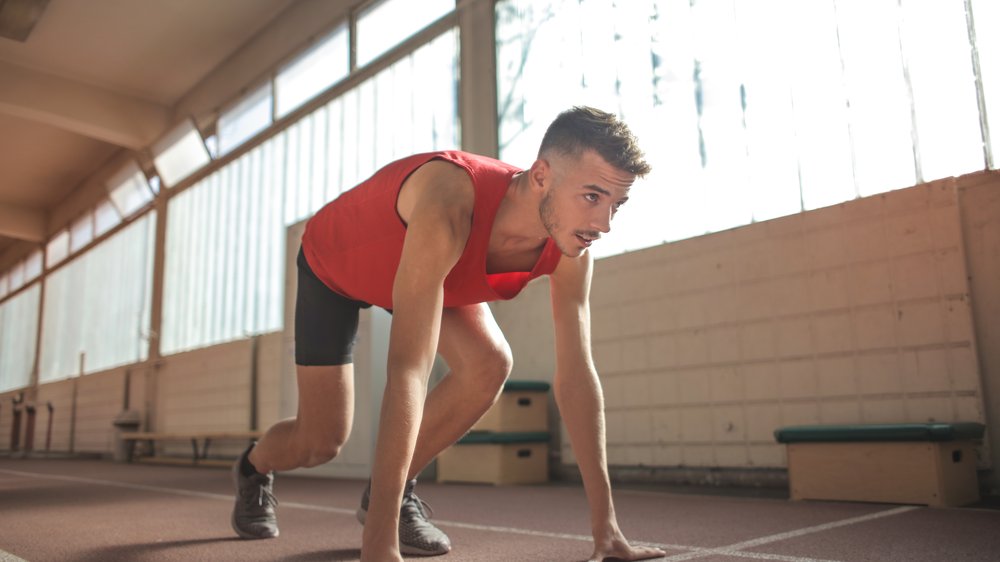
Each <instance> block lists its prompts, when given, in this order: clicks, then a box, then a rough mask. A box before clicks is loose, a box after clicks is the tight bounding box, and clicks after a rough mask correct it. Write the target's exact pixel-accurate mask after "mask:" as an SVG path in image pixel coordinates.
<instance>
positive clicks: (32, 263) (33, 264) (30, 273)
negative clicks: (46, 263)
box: [24, 250, 42, 283]
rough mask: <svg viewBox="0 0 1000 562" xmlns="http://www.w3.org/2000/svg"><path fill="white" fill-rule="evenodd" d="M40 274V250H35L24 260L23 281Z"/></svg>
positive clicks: (28, 280)
mask: <svg viewBox="0 0 1000 562" xmlns="http://www.w3.org/2000/svg"><path fill="white" fill-rule="evenodd" d="M41 274H42V251H41V250H35V251H34V252H31V255H29V256H28V257H27V259H25V260H24V281H25V283H27V282H30V281H32V280H34V279H35V278H37V277H38V276H39V275H41Z"/></svg>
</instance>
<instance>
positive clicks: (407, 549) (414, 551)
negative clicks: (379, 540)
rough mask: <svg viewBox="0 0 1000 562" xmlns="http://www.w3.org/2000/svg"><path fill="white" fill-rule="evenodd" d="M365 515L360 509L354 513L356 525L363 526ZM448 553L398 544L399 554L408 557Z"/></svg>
mask: <svg viewBox="0 0 1000 562" xmlns="http://www.w3.org/2000/svg"><path fill="white" fill-rule="evenodd" d="M366 515H368V511H367V510H365V509H363V508H360V507H359V508H358V510H357V511H355V512H354V516H355V517H357V518H358V523H361V524H362V525H364V524H365V516H366ZM449 552H451V549H450V548H449V549H445V550H424V549H422V548H417V547H415V546H410V545H408V544H404V543H402V542H401V543H399V553H400V554H409V555H410V556H441V555H442V554H448V553H449Z"/></svg>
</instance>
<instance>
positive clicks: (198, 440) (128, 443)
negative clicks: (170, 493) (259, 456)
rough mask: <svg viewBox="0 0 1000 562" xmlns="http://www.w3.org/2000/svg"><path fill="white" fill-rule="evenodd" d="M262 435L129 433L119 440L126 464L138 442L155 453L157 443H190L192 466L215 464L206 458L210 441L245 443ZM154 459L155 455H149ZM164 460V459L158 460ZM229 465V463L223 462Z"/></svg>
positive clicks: (234, 433)
mask: <svg viewBox="0 0 1000 562" xmlns="http://www.w3.org/2000/svg"><path fill="white" fill-rule="evenodd" d="M263 435H264V432H263V431H169V432H156V431H129V432H124V433H122V434H121V439H122V440H123V441H124V442H125V448H126V455H127V460H128V462H132V461H133V460H136V455H135V446H136V443H137V442H139V441H146V442H147V443H148V444H149V450H150V451H151V452H152V451H155V449H154V444H155V442H157V441H190V442H191V453H192V457H191V462H192V463H194V464H202V465H205V464H215V463H213V462H211V459H209V458H208V447H209V445H211V444H212V441H222V440H227V439H228V440H239V439H246V440H247V441H250V440H253V439H259V438H260V437H261V436H263ZM150 456H151V457H155V455H152V454H151V455H150ZM159 460H165V459H159ZM225 462H226V463H229V462H231V461H225Z"/></svg>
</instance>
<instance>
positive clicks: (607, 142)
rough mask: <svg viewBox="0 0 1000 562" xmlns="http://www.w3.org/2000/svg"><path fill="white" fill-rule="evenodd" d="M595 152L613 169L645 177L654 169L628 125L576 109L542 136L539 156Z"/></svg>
mask: <svg viewBox="0 0 1000 562" xmlns="http://www.w3.org/2000/svg"><path fill="white" fill-rule="evenodd" d="M587 149H592V150H594V151H596V152H597V153H598V154H599V155H600V156H601V158H604V160H605V161H606V162H607V163H608V164H611V165H612V166H614V167H616V168H618V169H619V170H622V171H624V172H628V173H630V174H633V175H635V176H639V177H642V176H644V175H646V174H648V173H649V172H650V170H652V168H651V167H650V165H649V163H647V162H646V160H645V155H644V154H643V153H642V150H640V149H639V141H638V140H637V139H636V138H635V135H633V134H632V131H630V130H629V128H628V126H627V125H625V123H624V122H622V120H621V119H618V117H617V116H616V115H614V114H613V113H607V112H605V111H601V110H600V109H595V108H593V107H587V106H576V107H574V108H573V109H569V110H566V111H564V112H562V113H560V114H559V116H558V117H556V119H555V121H553V122H552V124H551V125H549V128H548V130H546V131H545V136H544V137H542V144H541V146H540V147H539V148H538V157H539V158H541V157H542V155H543V154H544V153H545V152H547V151H550V150H554V151H557V152H560V153H562V154H567V155H571V156H579V155H580V154H582V153H583V151H584V150H587Z"/></svg>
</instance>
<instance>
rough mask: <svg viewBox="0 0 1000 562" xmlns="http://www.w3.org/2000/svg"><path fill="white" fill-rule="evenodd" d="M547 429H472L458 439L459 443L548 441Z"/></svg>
mask: <svg viewBox="0 0 1000 562" xmlns="http://www.w3.org/2000/svg"><path fill="white" fill-rule="evenodd" d="M548 442H549V432H548V431H512V432H499V433H498V432H494V431H473V432H472V433H469V434H467V435H466V436H465V437H463V438H461V439H459V440H458V443H459V445H478V444H507V443H548Z"/></svg>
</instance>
